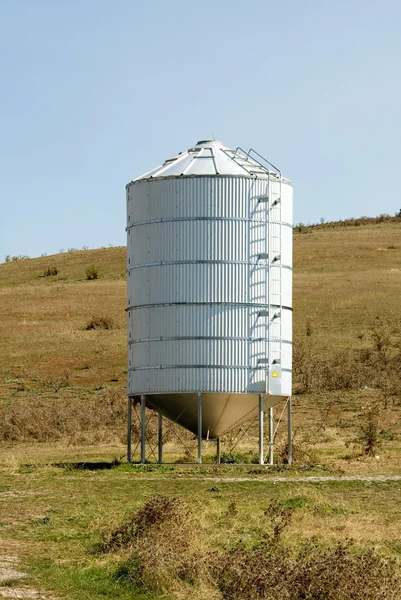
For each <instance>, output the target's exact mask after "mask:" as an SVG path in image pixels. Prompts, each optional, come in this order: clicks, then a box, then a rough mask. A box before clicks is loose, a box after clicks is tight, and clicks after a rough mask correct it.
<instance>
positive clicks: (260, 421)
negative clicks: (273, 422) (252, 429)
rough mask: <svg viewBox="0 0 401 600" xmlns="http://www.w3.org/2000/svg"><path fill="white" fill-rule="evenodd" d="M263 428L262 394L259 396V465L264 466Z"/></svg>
mask: <svg viewBox="0 0 401 600" xmlns="http://www.w3.org/2000/svg"><path fill="white" fill-rule="evenodd" d="M263 426H264V398H263V394H259V464H260V465H264V464H265V457H264V448H263V438H264V433H263Z"/></svg>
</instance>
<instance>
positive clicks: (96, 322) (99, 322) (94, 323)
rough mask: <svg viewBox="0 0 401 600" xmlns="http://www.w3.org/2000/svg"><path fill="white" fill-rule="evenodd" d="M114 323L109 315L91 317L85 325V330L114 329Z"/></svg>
mask: <svg viewBox="0 0 401 600" xmlns="http://www.w3.org/2000/svg"><path fill="white" fill-rule="evenodd" d="M115 328H116V324H115V322H114V320H113V319H112V318H111V317H92V318H91V319H90V320H89V321H88V322H87V324H86V325H85V330H86V331H89V330H90V329H115Z"/></svg>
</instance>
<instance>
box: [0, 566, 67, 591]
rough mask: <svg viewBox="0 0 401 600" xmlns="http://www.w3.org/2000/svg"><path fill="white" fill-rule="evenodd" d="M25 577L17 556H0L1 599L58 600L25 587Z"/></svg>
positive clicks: (27, 586)
mask: <svg viewBox="0 0 401 600" xmlns="http://www.w3.org/2000/svg"><path fill="white" fill-rule="evenodd" d="M25 577H27V574H26V573H24V572H23V571H22V570H21V569H20V568H19V561H18V559H17V558H16V557H15V556H0V599H1V598H21V599H24V598H26V599H30V598H34V599H35V600H56V599H55V598H54V597H53V596H50V595H49V594H47V593H45V592H42V591H40V590H36V589H34V588H32V587H31V586H29V585H26V586H24V585H23V580H24V578H25Z"/></svg>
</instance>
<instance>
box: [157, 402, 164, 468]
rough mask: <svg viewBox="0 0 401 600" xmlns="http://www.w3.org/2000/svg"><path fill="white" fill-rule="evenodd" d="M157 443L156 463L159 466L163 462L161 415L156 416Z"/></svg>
mask: <svg viewBox="0 0 401 600" xmlns="http://www.w3.org/2000/svg"><path fill="white" fill-rule="evenodd" d="M157 438H158V439H157V442H158V453H157V454H158V457H157V462H158V463H159V465H161V464H162V462H163V415H162V414H160V413H159V414H158V422H157Z"/></svg>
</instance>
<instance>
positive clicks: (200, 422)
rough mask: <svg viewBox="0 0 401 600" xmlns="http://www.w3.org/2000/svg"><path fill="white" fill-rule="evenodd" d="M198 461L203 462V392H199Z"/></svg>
mask: <svg viewBox="0 0 401 600" xmlns="http://www.w3.org/2000/svg"><path fill="white" fill-rule="evenodd" d="M198 463H199V464H201V463H202V394H201V392H198Z"/></svg>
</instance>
